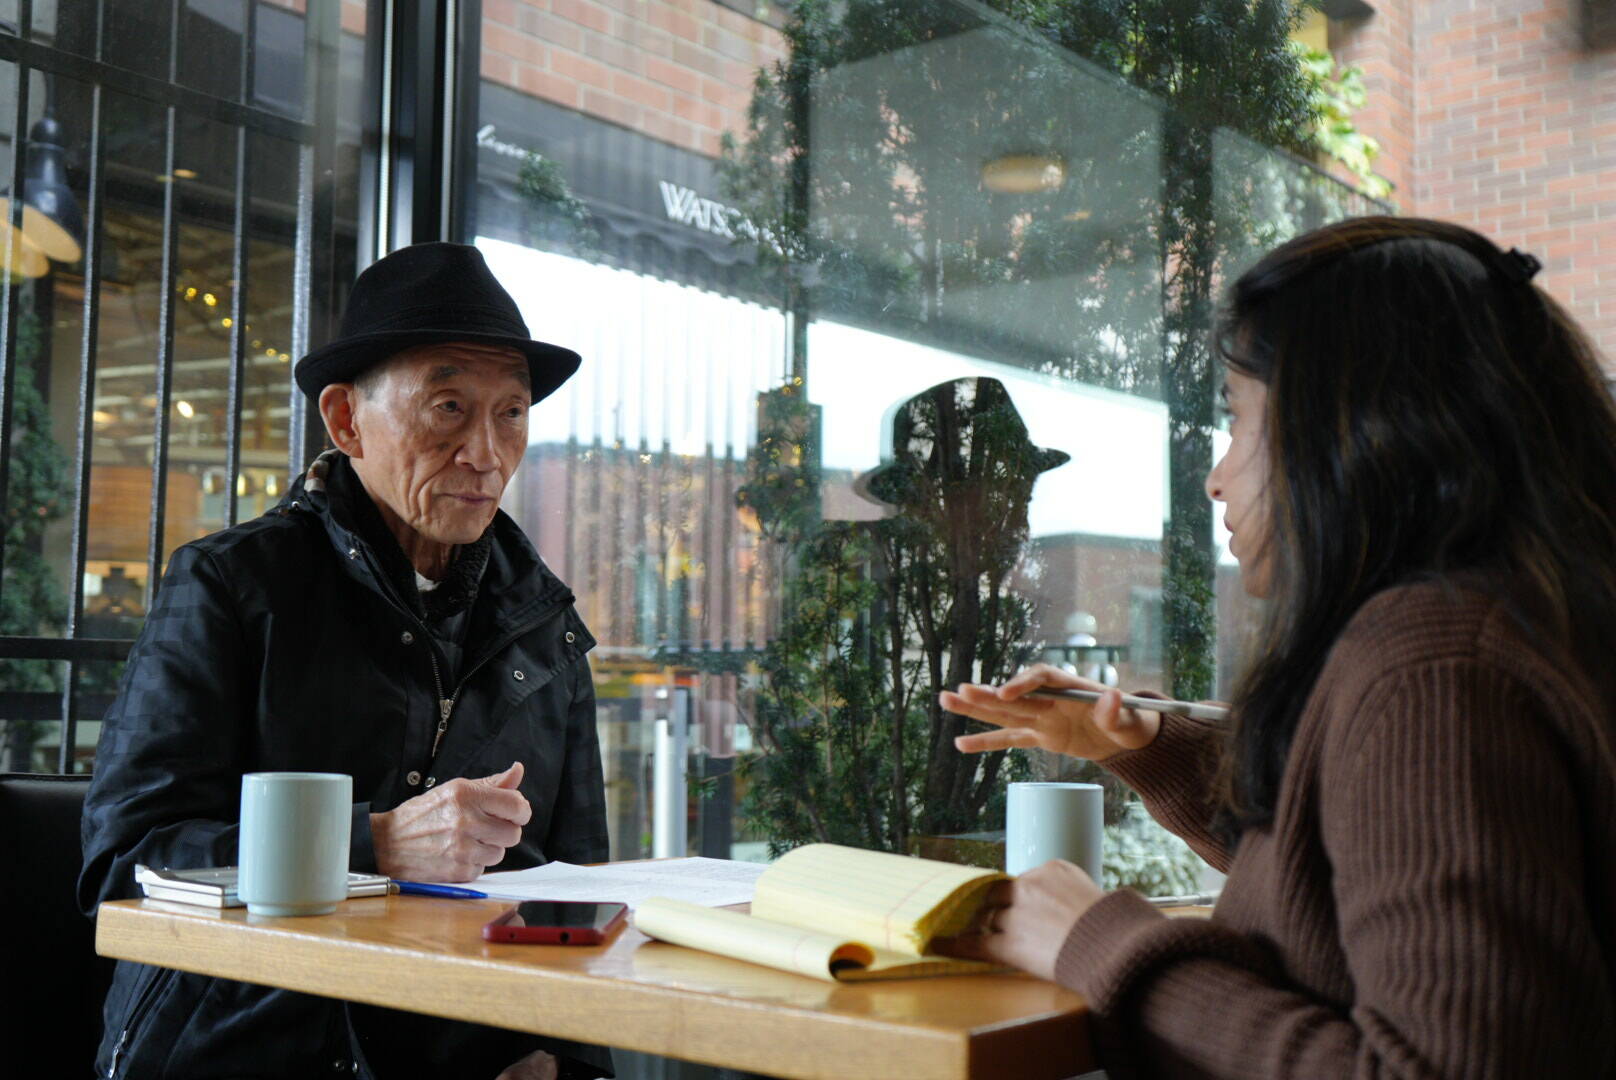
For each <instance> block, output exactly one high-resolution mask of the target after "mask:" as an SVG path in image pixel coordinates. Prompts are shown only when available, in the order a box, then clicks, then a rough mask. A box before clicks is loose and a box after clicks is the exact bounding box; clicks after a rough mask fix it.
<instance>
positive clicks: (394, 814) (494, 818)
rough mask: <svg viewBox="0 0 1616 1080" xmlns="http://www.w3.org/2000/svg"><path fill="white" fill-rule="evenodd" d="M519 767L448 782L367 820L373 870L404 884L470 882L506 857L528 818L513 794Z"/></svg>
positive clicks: (528, 811) (525, 806) (527, 810)
mask: <svg viewBox="0 0 1616 1080" xmlns="http://www.w3.org/2000/svg"><path fill="white" fill-rule="evenodd" d="M521 782H522V763H521V762H519V761H518V762H516V763H515V764H513V765H512V766H511V767H510V768H508V769H506V770H505V771H504V772H502V773H496V774H495V775H493V776H485V777H483V778H482V779H481V780H465V779H456V780H450V781H449V782H448V783H446V784H442V785H440V786H438V787H435V788H433V789H432V790H431V791H428V792H426V793H425V794H424V795H417V796H415V798H413V799H406V800H405V801H404V802H401V803H399V804H398V806H396V807H394V808H393V809H392V810H389V811H387V812H386V813H385V814H372V815H370V832H371V837H372V840H373V842H374V844H375V847H376V868H377V869H378V870H380V871H381V872H382V873H384V874H386V875H387V876H388V877H390V878H403V879H405V880H406V881H470V880H471V879H473V878H475V877H476V876H477V875H478V874H481V873H482V872H483V869H484V868H485V867H489V866H493V865H494V864H496V863H498V862H499V861H500V860H501V859H503V858H504V857H505V849H506V848H508V847H511V846H512V845H514V844H515V843H517V841H519V840H521V839H522V826H524V825H526V824H527V823H528V819H529V818H531V817H532V816H533V810H532V808H531V807H529V806H528V804H527V799H526V798H524V797H523V796H522V793H521V792H519V791H517V790H516V786H517V785H518V784H520V783H521Z"/></svg>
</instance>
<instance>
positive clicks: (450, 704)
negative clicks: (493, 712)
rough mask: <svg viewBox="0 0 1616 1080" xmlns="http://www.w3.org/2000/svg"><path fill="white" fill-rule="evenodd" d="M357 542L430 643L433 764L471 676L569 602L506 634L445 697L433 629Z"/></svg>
mask: <svg viewBox="0 0 1616 1080" xmlns="http://www.w3.org/2000/svg"><path fill="white" fill-rule="evenodd" d="M354 546H355V547H356V548H357V549H358V550H359V551H360V553H361V554H362V555H363V557H364V560H365V568H366V569H367V570H369V571H370V574H371V576H372V577H374V578H375V579H376V581H377V583H378V584H380V585H381V586H382V590H381V592H382V595H383V597H385V598H386V599H387V601H388V602H389V603H391V604H392V605H393V607H394V608H396V609H397V610H398V612H399V614H401V615H403V616H404V617H405V618H406V619H409V620H410V621H411V622H413V623H414V624H415V627H416V629H417V630H419V631H420V632H421V641H422V643H423V644H424V645H426V650H427V652H426V657H427V660H428V661H430V662H431V664H432V688H433V689H434V690H436V691H437V694H438V725H437V729H436V730H435V731H434V732H433V733H432V752H431V754H430V755H428V758H427V768H428V769H430V768H431V767H432V763H433V762H435V761H437V760H438V748H439V747H440V746H441V745H443V736H444V735H445V734H447V733H448V731H449V714H450V713H452V712H454V707H455V702H457V701H459V700H460V691H461V690H463V689H465V686H466V682H467V680H469V679H470V678H471V677H472V676H473V675H475V674H477V672H478V671H479V670H481V669H482V666H483V665H484V664H486V663H488V661H489V660H491V659H493V658H494V656H495V655H497V654H498V653H499V651H500V650H501V649H503V648H504V647H505V646H507V645H509V644H510V643H511V642H513V641H515V640H516V639H517V638H519V637H521V636H522V635H523V634H525V633H527V632H528V631H529V630H531V629H533V628H534V627H535V626H538V625H539V624H540V623H542V622H543V621H544V620H545V619H546V618H548V617H549V616H550V613H551V612H553V611H555V610H557V609H558V608H561V607H564V606H565V604H562V603H557V604H551V605H550V606H549V607H547V608H545V609H544V610H543V611H542V612H540V613H539V614H538V615H535V616H534V617H533V618H531V619H529V620H528V621H527V622H525V623H523V624H522V625H521V626H519V627H517V628H516V629H515V630H513V631H511V632H510V633H509V634H507V635H505V637H503V638H501V639H500V640H499V643H498V644H496V645H495V646H494V647H493V648H491V649H489V650H488V651H487V652H486V653H484V654H483V657H482V659H481V660H478V661H477V663H475V664H473V665H472V666H471V667H470V668H469V669H467V671H466V673H465V674H463V675H462V676H460V681H459V682H458V683H456V684H455V688H454V693H452V694H450V695H449V696H448V697H444V696H443V675H442V673H441V672H440V671H439V670H438V653H437V649H436V648H434V647H433V645H432V631H430V630H428V629H427V627H426V623H424V622H422V621H421V620H420V619H418V618H416V617H415V613H414V612H413V611H410V610H409V609H408V608H406V607H405V606H404V605H403V604H401V603H399V602H398V601H397V600H395V599H394V598H393V597H392V596H389V595H388V592H389V590H388V588H387V584H386V582H387V579H386V577H384V576H383V575H382V573H381V572H380V571H379V570H378V569H377V568H376V564H375V563H374V562H373V561H372V560H371V556H370V550H369V548H368V547H366V546H364V545H360V544H355V545H354Z"/></svg>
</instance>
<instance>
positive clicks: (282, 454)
mask: <svg viewBox="0 0 1616 1080" xmlns="http://www.w3.org/2000/svg"><path fill="white" fill-rule="evenodd" d="M251 153H252V166H251V168H252V178H251V185H252V193H253V194H252V205H253V207H254V212H253V214H252V215H250V217H249V220H248V225H247V236H246V241H247V312H248V320H247V333H246V338H245V345H246V349H245V354H246V360H245V374H244V378H243V384H242V413H241V464H242V472H241V475H240V476H239V477H238V478H237V480H236V484H235V488H234V497H235V499H236V520H237V521H247V520H249V519H251V518H254V517H257V516H258V515H259V514H262V513H263V512H264V511H266V510H268V509H269V508H270V507H272V506H274V505H275V504H276V503H277V502H279V501H280V498H281V496H282V495H283V494H285V492H286V487H287V483H288V477H287V451H288V441H287V440H288V428H289V425H288V422H289V420H290V417H291V408H292V401H293V400H294V391H293V388H292V361H293V360H294V359H296V358H295V357H294V356H293V355H292V351H291V350H292V348H293V345H292V307H293V290H294V288H295V280H294V274H295V271H296V268H297V261H296V250H295V243H296V234H295V232H294V229H295V225H296V220H297V219H296V215H295V214H294V213H293V212H292V208H293V206H294V205H295V202H294V201H293V195H294V192H295V188H291V187H288V186H287V185H286V184H284V183H281V182H277V179H276V178H280V177H287V176H294V177H295V176H296V175H297V167H298V158H299V156H300V148H299V147H298V146H297V145H295V144H293V143H288V142H286V141H285V140H283V139H277V138H274V137H273V136H268V135H254V136H253V137H252V140H251ZM297 400H301V393H300V392H298V393H297Z"/></svg>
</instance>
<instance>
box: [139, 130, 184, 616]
mask: <svg viewBox="0 0 1616 1080" xmlns="http://www.w3.org/2000/svg"><path fill="white" fill-rule="evenodd" d="M163 112H164V116H165V118H166V127H167V130H166V132H165V133H164V144H163V175H164V176H166V177H168V182H167V183H166V184H164V185H163V271H162V273H163V279H162V281H161V282H160V283H159V284H158V294H157V304H158V306H157V348H158V359H157V416H156V418H155V422H154V423H153V425H152V505H151V533H150V536H149V538H148V540H147V548H146V609H147V610H148V611H149V610H151V606H152V602H153V601H154V600H155V599H156V598H157V579H158V577H159V576H160V575H161V574H162V571H163V514H164V511H165V510H166V509H167V501H168V431H169V426H170V425H169V416H168V414H169V398H170V396H171V395H172V393H173V387H174V283H175V281H176V280H177V278H178V274H179V254H178V248H179V223H178V221H176V220H175V219H176V217H177V207H176V201H177V197H178V195H177V192H176V191H175V189H176V188H177V187H178V186H179V185H178V184H176V183H174V179H173V177H174V167H175V155H176V153H177V151H178V143H179V110H178V109H177V108H175V107H174V106H173V105H170V106H168V107H167V108H166V109H164V110H163Z"/></svg>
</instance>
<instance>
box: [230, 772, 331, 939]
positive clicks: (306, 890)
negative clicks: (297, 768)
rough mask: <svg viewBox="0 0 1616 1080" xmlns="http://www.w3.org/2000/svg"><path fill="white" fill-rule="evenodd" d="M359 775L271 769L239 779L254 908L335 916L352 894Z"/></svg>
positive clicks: (244, 867)
mask: <svg viewBox="0 0 1616 1080" xmlns="http://www.w3.org/2000/svg"><path fill="white" fill-rule="evenodd" d="M352 820H353V777H351V776H348V775H346V774H344V773H310V772H267V773H248V774H247V775H245V776H243V777H242V778H241V838H240V862H241V876H240V878H239V880H238V881H237V883H236V893H237V895H239V896H240V897H241V899H242V900H243V901H245V902H246V904H247V910H248V911H249V912H251V913H252V914H254V915H329V914H330V913H331V912H333V911H335V910H336V909H337V902H338V901H340V900H345V899H347V897H348V839H349V833H350V831H351V829H352Z"/></svg>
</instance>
